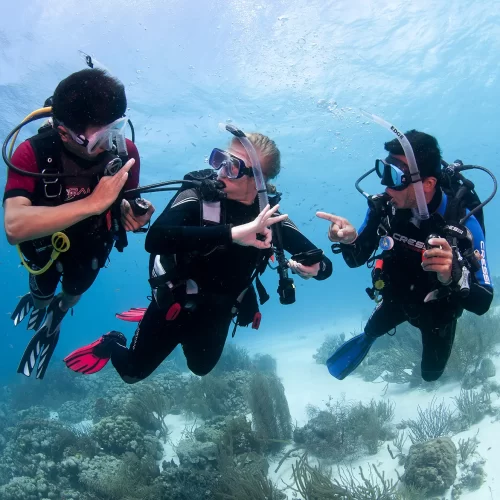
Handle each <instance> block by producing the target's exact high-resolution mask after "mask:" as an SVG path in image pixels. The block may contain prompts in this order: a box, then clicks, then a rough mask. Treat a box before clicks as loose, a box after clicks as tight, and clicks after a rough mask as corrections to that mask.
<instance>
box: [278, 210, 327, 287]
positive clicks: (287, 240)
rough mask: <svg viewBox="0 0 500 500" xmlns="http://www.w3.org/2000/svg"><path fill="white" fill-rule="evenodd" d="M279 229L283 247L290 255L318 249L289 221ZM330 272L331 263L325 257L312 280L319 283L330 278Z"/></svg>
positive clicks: (284, 222)
mask: <svg viewBox="0 0 500 500" xmlns="http://www.w3.org/2000/svg"><path fill="white" fill-rule="evenodd" d="M281 227H282V236H283V247H284V249H285V250H286V251H287V252H289V253H291V254H292V255H293V254H296V253H300V252H307V251H308V250H314V249H316V248H318V247H317V246H316V245H314V244H313V243H311V242H310V241H309V240H308V239H307V238H306V237H305V236H304V235H303V234H302V233H301V232H300V231H299V230H298V228H297V226H296V225H295V224H294V223H293V222H292V221H291V220H290V219H285V220H284V221H283V223H282V226H281ZM332 270H333V266H332V262H331V260H330V259H329V258H328V257H326V256H325V257H323V260H322V261H321V262H320V266H319V272H318V275H317V276H314V279H317V280H319V281H321V280H325V279H326V278H329V277H330V276H331V274H332Z"/></svg>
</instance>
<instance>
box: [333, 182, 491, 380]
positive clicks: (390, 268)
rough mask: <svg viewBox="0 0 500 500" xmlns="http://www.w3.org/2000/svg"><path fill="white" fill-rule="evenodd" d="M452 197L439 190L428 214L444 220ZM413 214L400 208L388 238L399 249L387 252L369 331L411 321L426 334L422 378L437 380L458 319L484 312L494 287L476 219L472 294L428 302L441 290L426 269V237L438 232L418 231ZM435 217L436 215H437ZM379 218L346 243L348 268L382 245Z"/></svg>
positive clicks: (378, 332)
mask: <svg viewBox="0 0 500 500" xmlns="http://www.w3.org/2000/svg"><path fill="white" fill-rule="evenodd" d="M447 201H448V200H447V196H446V194H444V193H443V192H442V191H441V190H440V189H439V190H438V191H436V194H435V196H434V198H433V199H432V201H431V202H430V203H429V205H428V208H429V213H430V214H439V215H441V216H443V217H444V214H445V211H446V206H447ZM411 217H412V213H411V211H410V210H396V211H395V212H394V213H393V216H392V218H391V220H390V227H391V230H390V232H389V236H391V237H392V238H393V240H394V247H393V248H392V249H391V250H389V251H386V252H384V264H383V270H384V271H383V272H384V275H385V276H386V277H387V282H388V283H387V288H384V291H383V292H384V293H383V294H382V295H383V300H382V302H380V303H379V304H378V306H377V307H376V309H375V310H374V312H373V313H372V315H371V317H370V319H369V320H368V322H367V324H366V327H365V333H366V335H368V336H372V337H380V336H382V335H384V334H385V333H387V332H390V331H391V330H393V329H394V328H395V327H396V326H398V325H400V324H401V323H403V322H405V321H408V322H409V323H410V324H412V325H413V326H415V327H417V328H419V329H420V332H421V334H422V346H423V351H422V362H421V370H422V378H423V379H424V380H426V381H432V380H437V379H438V378H439V377H440V376H441V375H442V373H443V371H444V369H445V367H446V363H447V362H448V359H449V357H450V354H451V349H452V346H453V341H454V339H455V330H456V325H457V318H459V317H460V315H461V314H462V312H463V310H464V309H466V310H468V311H471V312H473V313H474V314H478V315H481V314H484V313H486V312H487V311H488V309H489V307H490V305H491V301H492V300H493V285H492V282H491V277H490V272H489V269H488V264H487V260H486V247H485V238H484V234H483V231H482V229H481V226H480V225H479V223H478V221H477V220H476V219H475V218H474V216H471V217H470V218H469V219H467V221H466V223H465V225H466V226H467V227H468V228H469V230H470V231H471V233H472V236H473V238H474V248H475V249H476V250H478V251H479V252H480V254H481V257H482V261H481V264H482V266H481V269H480V270H479V271H478V272H476V274H475V276H472V277H471V283H470V293H469V295H468V296H467V297H466V298H460V297H459V296H458V294H457V293H452V294H451V295H450V296H449V297H447V298H443V299H440V300H437V301H432V302H427V303H424V298H425V297H426V295H427V294H428V293H429V292H430V291H432V290H433V289H435V288H436V286H439V285H438V283H437V279H436V275H435V273H433V272H426V271H424V270H423V269H422V266H421V263H422V249H425V241H426V239H427V237H428V236H429V235H430V234H432V233H434V232H435V231H434V230H433V227H432V224H429V225H427V226H426V225H425V224H423V225H422V226H421V228H417V227H416V226H415V225H414V224H413V223H412V222H411ZM434 217H436V215H434ZM379 224H380V217H379V216H377V215H376V213H375V212H374V211H371V210H368V213H367V215H366V218H365V221H364V222H363V224H362V226H361V228H360V229H359V231H358V237H357V239H356V240H355V241H354V243H353V244H350V245H346V244H341V250H342V255H343V257H344V260H345V262H346V263H347V265H348V266H349V267H359V266H362V265H363V264H365V263H366V262H367V261H368V259H369V258H370V256H371V255H372V253H373V252H374V250H376V249H377V247H378V245H379V240H380V236H378V235H377V229H378V227H379Z"/></svg>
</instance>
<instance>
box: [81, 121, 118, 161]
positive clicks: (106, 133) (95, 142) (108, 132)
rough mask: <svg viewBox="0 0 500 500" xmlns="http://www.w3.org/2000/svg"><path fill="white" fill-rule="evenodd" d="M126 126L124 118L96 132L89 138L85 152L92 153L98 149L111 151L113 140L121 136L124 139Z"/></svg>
mask: <svg viewBox="0 0 500 500" xmlns="http://www.w3.org/2000/svg"><path fill="white" fill-rule="evenodd" d="M126 125H127V118H126V117H125V116H124V117H122V118H118V120H115V121H114V122H113V123H110V124H109V125H107V126H106V127H104V128H102V129H101V130H98V131H97V132H95V133H94V134H92V135H91V136H90V137H89V139H88V146H87V151H88V152H89V153H94V152H95V151H96V150H97V149H98V148H103V149H105V150H107V151H109V150H111V148H112V147H113V138H116V137H118V136H123V138H124V134H125V127H126Z"/></svg>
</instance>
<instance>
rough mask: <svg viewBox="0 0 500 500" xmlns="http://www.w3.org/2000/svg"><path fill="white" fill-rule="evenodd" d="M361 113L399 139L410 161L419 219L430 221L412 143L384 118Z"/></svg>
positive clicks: (362, 111)
mask: <svg viewBox="0 0 500 500" xmlns="http://www.w3.org/2000/svg"><path fill="white" fill-rule="evenodd" d="M361 113H362V114H363V115H364V116H366V117H367V118H369V119H370V120H372V121H373V122H375V123H377V124H378V125H380V126H381V127H384V128H386V129H387V130H389V131H390V132H392V133H393V134H394V135H395V136H396V138H397V139H398V141H399V143H400V144H401V147H402V148H403V150H404V152H405V156H406V160H407V161H408V167H409V169H410V176H411V182H412V184H413V188H414V190H415V198H416V200H417V207H418V218H419V219H420V220H425V219H428V218H429V211H428V209H427V202H426V201H425V194H424V187H423V185H422V179H421V177H420V172H419V170H418V166H417V161H416V160H415V154H414V153H413V148H412V147H411V144H410V141H408V139H407V138H406V136H405V135H404V134H403V133H402V132H400V131H399V130H398V129H397V128H396V127H395V126H394V125H391V124H390V123H389V122H386V121H385V120H384V119H383V118H380V117H379V116H377V115H374V114H372V113H368V112H367V111H364V110H361ZM372 171H373V170H372ZM370 173H371V172H370ZM367 175H368V174H367ZM363 178H364V177H362V178H360V179H359V180H358V182H359V181H360V180H362V179H363Z"/></svg>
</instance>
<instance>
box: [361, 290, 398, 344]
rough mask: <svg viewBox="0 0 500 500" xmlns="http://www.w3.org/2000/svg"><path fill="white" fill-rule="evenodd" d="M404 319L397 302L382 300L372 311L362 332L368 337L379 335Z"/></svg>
mask: <svg viewBox="0 0 500 500" xmlns="http://www.w3.org/2000/svg"><path fill="white" fill-rule="evenodd" d="M405 321H406V315H405V313H404V311H403V309H402V308H401V306H399V305H398V304H396V303H395V302H394V301H391V300H385V299H384V300H383V301H382V302H380V303H379V304H377V307H376V308H375V309H374V311H373V312H372V315H371V316H370V318H369V319H368V321H367V323H366V325H365V330H364V333H365V334H366V335H368V336H369V337H381V336H382V335H385V334H386V333H388V332H390V331H391V330H393V329H394V328H396V327H397V326H398V325H400V324H401V323H404V322H405Z"/></svg>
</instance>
